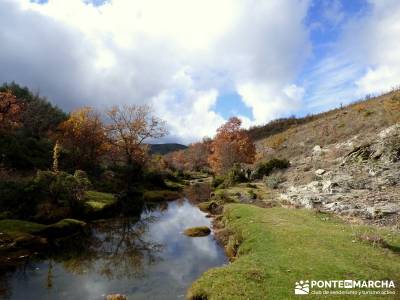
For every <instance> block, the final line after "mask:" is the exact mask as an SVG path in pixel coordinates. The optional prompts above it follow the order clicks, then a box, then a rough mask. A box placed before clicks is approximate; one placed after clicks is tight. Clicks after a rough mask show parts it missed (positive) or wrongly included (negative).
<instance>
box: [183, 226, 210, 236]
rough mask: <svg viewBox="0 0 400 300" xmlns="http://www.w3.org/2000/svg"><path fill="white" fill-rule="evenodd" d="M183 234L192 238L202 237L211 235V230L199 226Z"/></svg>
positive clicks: (186, 230) (188, 229)
mask: <svg viewBox="0 0 400 300" xmlns="http://www.w3.org/2000/svg"><path fill="white" fill-rule="evenodd" d="M183 233H184V234H185V235H187V236H190V237H200V236H207V235H209V234H210V233H211V230H210V228H208V227H207V226H197V227H190V228H187V229H185V231H184V232H183Z"/></svg>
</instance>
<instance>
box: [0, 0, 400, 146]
mask: <svg viewBox="0 0 400 300" xmlns="http://www.w3.org/2000/svg"><path fill="white" fill-rule="evenodd" d="M11 81H15V82H17V83H19V84H21V85H24V86H28V87H29V88H30V89H32V90H33V91H34V92H39V93H40V94H41V95H43V96H46V97H47V98H48V99H49V100H50V101H51V102H52V103H54V104H57V105H58V106H59V107H61V108H63V109H64V110H66V111H72V110H74V109H76V108H78V107H80V106H83V105H89V106H93V107H95V108H97V109H99V110H103V109H106V108H107V107H110V106H112V105H115V104H138V105H141V104H149V105H151V106H152V107H153V110H154V112H155V114H156V115H158V116H159V117H161V118H162V119H164V120H166V121H167V123H168V129H169V132H170V134H169V136H168V137H166V138H165V139H164V140H163V141H164V142H172V141H173V142H180V143H185V144H187V143H190V142H193V141H196V140H199V139H201V138H202V137H204V136H213V135H214V134H215V130H216V129H217V128H218V127H219V126H220V125H221V124H223V123H224V122H225V121H226V120H227V119H228V118H229V117H231V116H238V117H240V118H241V119H242V121H243V125H244V126H245V127H249V126H255V125H262V124H265V123H267V122H269V121H271V120H273V119H276V118H281V117H288V116H292V115H296V116H304V115H306V114H311V113H318V112H321V111H325V110H327V109H330V108H335V107H339V106H340V105H345V104H347V103H350V102H352V101H355V100H357V99H360V98H363V97H365V96H366V95H376V94H380V93H382V92H386V91H389V90H390V89H392V88H396V87H399V85H400V1H398V0H268V1H267V0H264V1H261V0H218V1H215V0H201V1H199V0H47V1H46V0H35V1H33V0H0V82H11Z"/></svg>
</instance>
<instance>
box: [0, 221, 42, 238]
mask: <svg viewBox="0 0 400 300" xmlns="http://www.w3.org/2000/svg"><path fill="white" fill-rule="evenodd" d="M45 228H46V225H42V224H39V223H34V222H28V221H22V220H9V219H5V220H0V232H1V233H7V234H8V235H10V236H11V237H17V236H19V235H21V234H23V233H28V234H32V235H35V234H37V233H39V232H41V231H42V230H43V229H45Z"/></svg>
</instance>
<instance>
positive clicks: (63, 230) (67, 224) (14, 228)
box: [0, 219, 86, 239]
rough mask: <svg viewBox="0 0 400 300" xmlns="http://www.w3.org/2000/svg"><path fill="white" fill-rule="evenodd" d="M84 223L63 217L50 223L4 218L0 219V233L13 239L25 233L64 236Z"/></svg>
mask: <svg viewBox="0 0 400 300" xmlns="http://www.w3.org/2000/svg"><path fill="white" fill-rule="evenodd" d="M85 225H86V223H85V222H82V221H79V220H75V219H63V220H61V221H59V222H57V223H54V224H51V225H43V224H39V223H34V222H29V221H23V220H11V219H6V220H0V233H5V234H7V235H9V236H10V237H11V238H14V239H15V238H18V237H21V236H24V235H27V234H29V235H36V236H46V237H47V236H49V237H51V236H66V235H69V234H72V233H74V232H76V231H77V230H79V229H80V228H82V227H84V226H85Z"/></svg>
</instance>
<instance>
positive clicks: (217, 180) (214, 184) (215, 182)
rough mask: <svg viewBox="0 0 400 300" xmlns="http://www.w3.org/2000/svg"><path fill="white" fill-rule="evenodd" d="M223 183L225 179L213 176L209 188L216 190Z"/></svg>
mask: <svg viewBox="0 0 400 300" xmlns="http://www.w3.org/2000/svg"><path fill="white" fill-rule="evenodd" d="M224 181H225V177H224V176H214V177H213V179H212V182H211V186H212V187H213V188H217V187H219V186H220V185H222V184H223V183H224Z"/></svg>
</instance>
